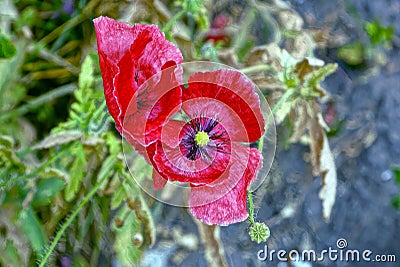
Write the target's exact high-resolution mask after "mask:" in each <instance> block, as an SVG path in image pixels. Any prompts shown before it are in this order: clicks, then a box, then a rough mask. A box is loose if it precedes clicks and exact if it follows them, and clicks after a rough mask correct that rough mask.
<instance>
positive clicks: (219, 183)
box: [152, 69, 264, 225]
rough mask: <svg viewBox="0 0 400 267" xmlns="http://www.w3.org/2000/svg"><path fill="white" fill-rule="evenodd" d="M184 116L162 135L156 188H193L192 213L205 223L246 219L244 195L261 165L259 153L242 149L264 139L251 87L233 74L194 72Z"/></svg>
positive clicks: (184, 102)
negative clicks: (183, 184) (174, 185)
mask: <svg viewBox="0 0 400 267" xmlns="http://www.w3.org/2000/svg"><path fill="white" fill-rule="evenodd" d="M182 113H184V114H185V115H186V116H187V117H188V118H187V119H186V120H185V121H179V120H169V121H168V122H167V123H166V124H165V126H164V127H163V128H162V130H161V132H160V136H159V141H158V142H157V144H156V147H155V153H154V156H153V162H152V163H153V166H154V167H155V169H156V171H157V174H156V175H155V176H156V177H154V178H155V179H156V180H155V181H154V183H155V186H156V187H157V188H161V187H162V186H163V185H164V184H165V182H166V180H169V181H179V182H187V183H190V185H191V187H192V191H191V195H190V200H189V206H190V211H191V212H192V214H193V215H194V216H195V217H197V218H198V219H200V220H201V221H203V222H204V223H207V224H219V225H228V224H231V223H235V222H238V221H242V220H244V219H245V218H246V217H247V215H248V213H247V210H246V190H247V189H248V186H249V184H250V182H251V181H253V180H254V179H255V177H256V175H257V172H258V170H259V169H260V168H261V165H262V156H261V154H260V153H259V151H258V150H256V149H254V148H249V147H248V145H243V143H244V144H246V143H247V144H249V143H251V142H254V141H257V140H258V139H259V138H260V137H261V136H262V135H263V134H264V118H263V117H262V114H261V110H260V102H259V98H258V96H257V95H256V93H255V92H254V86H253V84H252V83H251V82H250V81H249V80H248V79H247V78H245V76H244V75H242V74H241V73H240V72H238V71H235V70H228V69H223V70H218V71H213V72H199V73H195V74H193V75H191V76H190V77H189V80H188V83H187V86H185V87H182ZM153 149H154V148H153V147H152V151H153ZM156 171H155V172H156ZM163 178H164V182H163Z"/></svg>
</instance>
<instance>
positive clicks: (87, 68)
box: [79, 55, 95, 89]
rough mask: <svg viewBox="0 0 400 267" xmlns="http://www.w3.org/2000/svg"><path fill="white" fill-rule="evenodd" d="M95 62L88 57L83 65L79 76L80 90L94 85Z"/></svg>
mask: <svg viewBox="0 0 400 267" xmlns="http://www.w3.org/2000/svg"><path fill="white" fill-rule="evenodd" d="M93 66H94V62H93V58H92V57H91V56H90V55H88V56H86V58H85V60H84V61H83V63H82V67H81V73H80V74H79V88H81V89H84V88H91V87H92V86H93V83H94V80H95V79H94V69H93Z"/></svg>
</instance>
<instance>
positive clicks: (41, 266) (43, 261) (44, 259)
mask: <svg viewBox="0 0 400 267" xmlns="http://www.w3.org/2000/svg"><path fill="white" fill-rule="evenodd" d="M115 162H116V159H115ZM108 166H109V168H111V167H112V166H113V164H108ZM108 173H109V172H108V171H103V172H101V171H100V174H99V175H102V174H103V175H102V176H103V177H99V180H98V182H97V184H96V185H95V186H94V187H93V188H92V190H90V192H89V193H88V194H87V195H86V196H85V197H84V198H83V199H82V201H81V202H80V203H79V205H78V206H77V207H76V209H75V210H74V212H72V214H71V216H70V217H69V218H68V219H67V220H66V221H65V222H64V224H63V225H62V226H61V228H60V230H59V231H58V232H57V234H56V236H55V237H54V239H53V241H52V242H51V244H50V247H49V248H48V249H47V252H46V254H44V256H43V257H42V258H41V260H40V263H39V267H44V266H45V264H46V262H47V260H48V259H49V257H50V255H51V253H53V251H54V249H55V247H56V245H57V243H58V241H60V238H61V237H62V235H63V234H64V232H65V231H66V230H67V228H68V226H69V225H70V224H71V223H72V222H73V221H74V219H75V217H76V216H77V215H78V214H79V212H80V211H81V210H82V208H83V207H84V206H85V205H86V204H87V203H88V202H89V201H90V200H91V199H92V197H93V196H94V194H95V193H96V192H97V190H98V189H99V188H100V187H101V185H102V184H103V182H104V181H105V180H106V179H107V178H108V177H109V176H108V175H106V174H108Z"/></svg>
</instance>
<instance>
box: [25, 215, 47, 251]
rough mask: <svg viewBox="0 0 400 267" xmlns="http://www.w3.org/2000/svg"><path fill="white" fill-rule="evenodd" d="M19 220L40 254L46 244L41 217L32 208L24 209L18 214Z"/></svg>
mask: <svg viewBox="0 0 400 267" xmlns="http://www.w3.org/2000/svg"><path fill="white" fill-rule="evenodd" d="M18 222H19V223H20V225H21V228H22V230H23V232H24V233H25V235H26V236H27V237H28V239H29V242H30V243H31V246H32V248H33V250H34V251H35V252H36V253H37V255H40V254H41V252H42V251H43V249H44V248H45V245H46V242H47V241H46V235H45V231H44V229H43V226H42V225H41V223H40V221H39V219H38V218H37V216H36V214H35V213H34V212H33V210H32V209H30V208H28V209H23V210H22V211H21V212H20V213H19V216H18Z"/></svg>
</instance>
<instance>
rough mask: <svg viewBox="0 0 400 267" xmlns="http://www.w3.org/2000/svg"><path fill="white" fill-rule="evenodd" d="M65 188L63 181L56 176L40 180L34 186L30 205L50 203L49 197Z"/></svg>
mask: <svg viewBox="0 0 400 267" xmlns="http://www.w3.org/2000/svg"><path fill="white" fill-rule="evenodd" d="M64 188H65V182H64V181H61V180H60V179H57V178H50V179H45V180H40V181H39V182H38V184H37V186H36V193H35V196H34V197H33V199H32V205H33V206H38V205H44V204H50V203H51V199H52V198H53V197H54V196H55V195H57V194H58V193H59V192H60V191H61V190H63V189H64Z"/></svg>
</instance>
